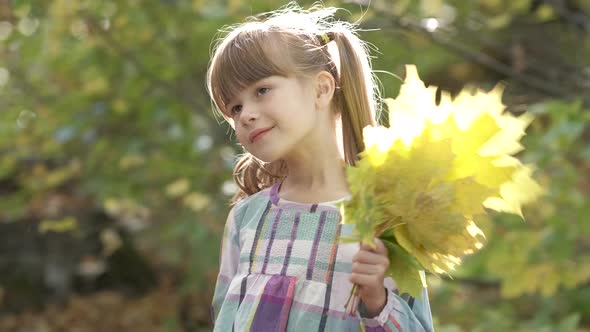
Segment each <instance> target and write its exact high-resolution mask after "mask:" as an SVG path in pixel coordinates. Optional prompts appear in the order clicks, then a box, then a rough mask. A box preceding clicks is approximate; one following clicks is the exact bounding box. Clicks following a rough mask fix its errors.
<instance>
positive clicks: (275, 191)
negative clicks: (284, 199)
mask: <svg viewBox="0 0 590 332" xmlns="http://www.w3.org/2000/svg"><path fill="white" fill-rule="evenodd" d="M281 182H282V181H277V182H275V184H273V185H272V187H270V201H271V202H272V203H273V204H274V205H278V204H279V187H280V186H281Z"/></svg>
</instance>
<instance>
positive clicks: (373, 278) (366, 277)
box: [349, 273, 382, 287]
mask: <svg viewBox="0 0 590 332" xmlns="http://www.w3.org/2000/svg"><path fill="white" fill-rule="evenodd" d="M349 280H350V282H351V283H353V284H357V285H359V286H361V287H363V286H369V287H373V286H375V285H382V283H379V277H378V276H377V275H375V274H360V273H352V274H351V275H350V278H349Z"/></svg>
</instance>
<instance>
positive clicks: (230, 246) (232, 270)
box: [211, 206, 240, 323]
mask: <svg viewBox="0 0 590 332" xmlns="http://www.w3.org/2000/svg"><path fill="white" fill-rule="evenodd" d="M235 211H236V206H234V208H232V209H231V211H230V212H229V215H228V217H227V221H226V223H225V229H224V231H223V238H222V240H221V253H220V255H219V274H218V276H217V281H216V283H215V291H214V293H213V303H212V306H211V319H212V320H213V323H215V320H216V319H217V315H218V314H219V311H220V309H221V306H222V304H223V302H224V301H225V296H226V294H227V291H228V288H229V284H230V282H231V281H232V279H233V277H234V276H235V275H236V273H237V271H238V265H239V263H240V243H239V233H238V228H237V220H236V212H235Z"/></svg>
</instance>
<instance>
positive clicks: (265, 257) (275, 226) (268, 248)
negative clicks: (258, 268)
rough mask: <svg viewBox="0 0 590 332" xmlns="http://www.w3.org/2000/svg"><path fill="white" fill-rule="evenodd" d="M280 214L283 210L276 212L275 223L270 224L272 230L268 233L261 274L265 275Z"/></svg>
mask: <svg viewBox="0 0 590 332" xmlns="http://www.w3.org/2000/svg"><path fill="white" fill-rule="evenodd" d="M281 212H283V210H281V209H279V210H278V211H277V215H276V216H275V221H274V223H273V224H272V229H271V231H270V239H269V240H268V245H267V246H266V255H265V256H264V264H262V272H261V273H262V274H265V273H266V266H267V265H268V258H269V257H270V250H271V249H272V243H273V242H274V239H275V235H276V234H277V225H278V224H279V219H281Z"/></svg>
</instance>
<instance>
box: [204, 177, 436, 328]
mask: <svg viewBox="0 0 590 332" xmlns="http://www.w3.org/2000/svg"><path fill="white" fill-rule="evenodd" d="M278 188H279V183H277V184H275V185H274V186H273V187H271V188H268V189H265V190H263V191H261V192H259V193H257V194H254V195H252V196H250V197H248V198H246V199H244V200H242V201H241V202H240V203H238V204H237V205H236V206H234V208H233V209H232V210H231V211H230V214H229V216H228V220H227V223H226V227H225V232H224V236H223V241H222V248H221V261H220V270H219V276H218V279H217V284H216V287H215V294H214V297H213V305H212V318H213V321H214V322H215V331H223V332H227V331H256V332H258V331H306V332H312V331H361V328H362V327H361V325H362V326H363V327H364V329H365V331H400V332H401V331H432V330H433V328H432V318H431V313H430V305H429V302H428V294H427V292H426V289H424V290H423V292H422V296H421V297H420V298H412V297H409V296H407V294H403V295H401V296H400V295H398V294H397V290H396V287H395V283H394V281H393V280H391V279H390V278H387V279H386V280H385V285H384V286H385V288H386V289H387V303H386V305H385V307H384V309H383V311H382V312H381V313H380V314H379V315H378V316H376V317H372V318H366V317H361V315H360V314H357V315H356V316H348V315H347V314H345V310H344V303H345V302H346V300H347V298H348V296H349V294H350V290H351V289H352V286H353V285H352V284H351V283H350V281H349V280H348V278H349V276H350V273H351V270H352V256H353V255H354V254H355V253H356V252H357V251H358V249H359V245H358V244H355V243H349V244H339V243H338V240H339V237H340V236H345V235H347V234H350V233H351V232H352V228H351V227H349V226H350V225H342V224H340V220H341V217H340V213H339V210H338V208H337V206H336V205H335V204H334V203H321V204H301V203H295V202H290V201H287V200H283V199H281V198H280V197H279V195H278ZM361 311H362V310H361Z"/></svg>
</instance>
